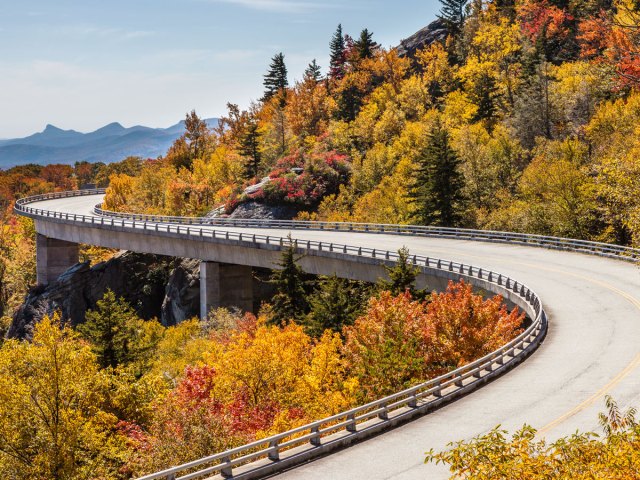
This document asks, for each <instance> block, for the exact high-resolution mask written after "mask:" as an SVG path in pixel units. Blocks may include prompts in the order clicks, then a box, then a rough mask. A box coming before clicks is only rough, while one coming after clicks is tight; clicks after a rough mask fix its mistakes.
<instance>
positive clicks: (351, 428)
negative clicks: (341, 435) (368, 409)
mask: <svg viewBox="0 0 640 480" xmlns="http://www.w3.org/2000/svg"><path fill="white" fill-rule="evenodd" d="M347 420H349V423H347V426H346V427H345V429H346V430H347V432H351V433H355V432H357V431H358V430H357V427H356V416H355V415H354V414H353V413H350V414H349V415H347Z"/></svg>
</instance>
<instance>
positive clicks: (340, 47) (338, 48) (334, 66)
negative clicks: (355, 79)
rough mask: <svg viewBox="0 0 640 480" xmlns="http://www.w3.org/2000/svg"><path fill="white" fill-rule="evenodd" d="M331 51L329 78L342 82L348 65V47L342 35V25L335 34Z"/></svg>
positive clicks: (330, 46) (330, 47) (330, 45)
mask: <svg viewBox="0 0 640 480" xmlns="http://www.w3.org/2000/svg"><path fill="white" fill-rule="evenodd" d="M329 49H330V57H329V77H330V78H331V79H334V80H340V79H341V78H343V77H344V74H345V70H346V69H345V65H346V63H347V46H346V43H345V39H344V35H343V34H342V25H341V24H340V25H338V28H337V29H336V32H335V33H334V34H333V38H332V39H331V43H330V44H329Z"/></svg>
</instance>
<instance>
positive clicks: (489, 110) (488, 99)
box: [471, 73, 498, 130]
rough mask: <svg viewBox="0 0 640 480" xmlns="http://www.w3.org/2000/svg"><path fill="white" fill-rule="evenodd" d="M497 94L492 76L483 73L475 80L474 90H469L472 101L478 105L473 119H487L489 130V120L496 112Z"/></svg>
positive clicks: (491, 119)
mask: <svg viewBox="0 0 640 480" xmlns="http://www.w3.org/2000/svg"><path fill="white" fill-rule="evenodd" d="M497 96H498V87H496V81H495V79H494V78H493V76H491V75H489V74H487V73H484V74H482V75H481V76H480V78H479V79H478V81H477V82H476V86H475V88H474V91H473V92H471V98H472V100H473V102H474V103H475V104H476V105H477V106H478V112H477V113H476V115H475V117H474V119H473V121H474V122H477V121H480V120H487V121H488V122H489V130H491V127H492V125H491V122H492V121H493V119H494V118H495V116H496V113H497V105H496V103H497Z"/></svg>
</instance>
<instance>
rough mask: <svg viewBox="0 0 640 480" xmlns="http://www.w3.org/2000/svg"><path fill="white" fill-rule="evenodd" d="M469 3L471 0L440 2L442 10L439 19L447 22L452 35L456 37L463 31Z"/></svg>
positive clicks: (443, 0)
mask: <svg viewBox="0 0 640 480" xmlns="http://www.w3.org/2000/svg"><path fill="white" fill-rule="evenodd" d="M468 2H469V0H440V3H441V4H442V8H440V15H438V18H440V19H441V20H443V21H444V22H445V24H446V26H447V29H448V30H449V34H450V35H453V36H456V35H458V34H459V33H460V32H461V31H462V27H463V26H464V20H465V18H466V17H467V3H468Z"/></svg>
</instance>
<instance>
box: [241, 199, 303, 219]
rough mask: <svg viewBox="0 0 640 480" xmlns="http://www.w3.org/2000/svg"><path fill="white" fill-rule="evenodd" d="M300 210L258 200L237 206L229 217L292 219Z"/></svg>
mask: <svg viewBox="0 0 640 480" xmlns="http://www.w3.org/2000/svg"><path fill="white" fill-rule="evenodd" d="M296 215H298V210H297V209H296V208H294V207H292V206H289V205H265V204H264V203H258V202H244V203H241V204H240V205H238V206H237V207H236V209H235V210H234V211H233V213H231V215H229V218H260V219H265V220H291V219H292V218H295V217H296Z"/></svg>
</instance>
